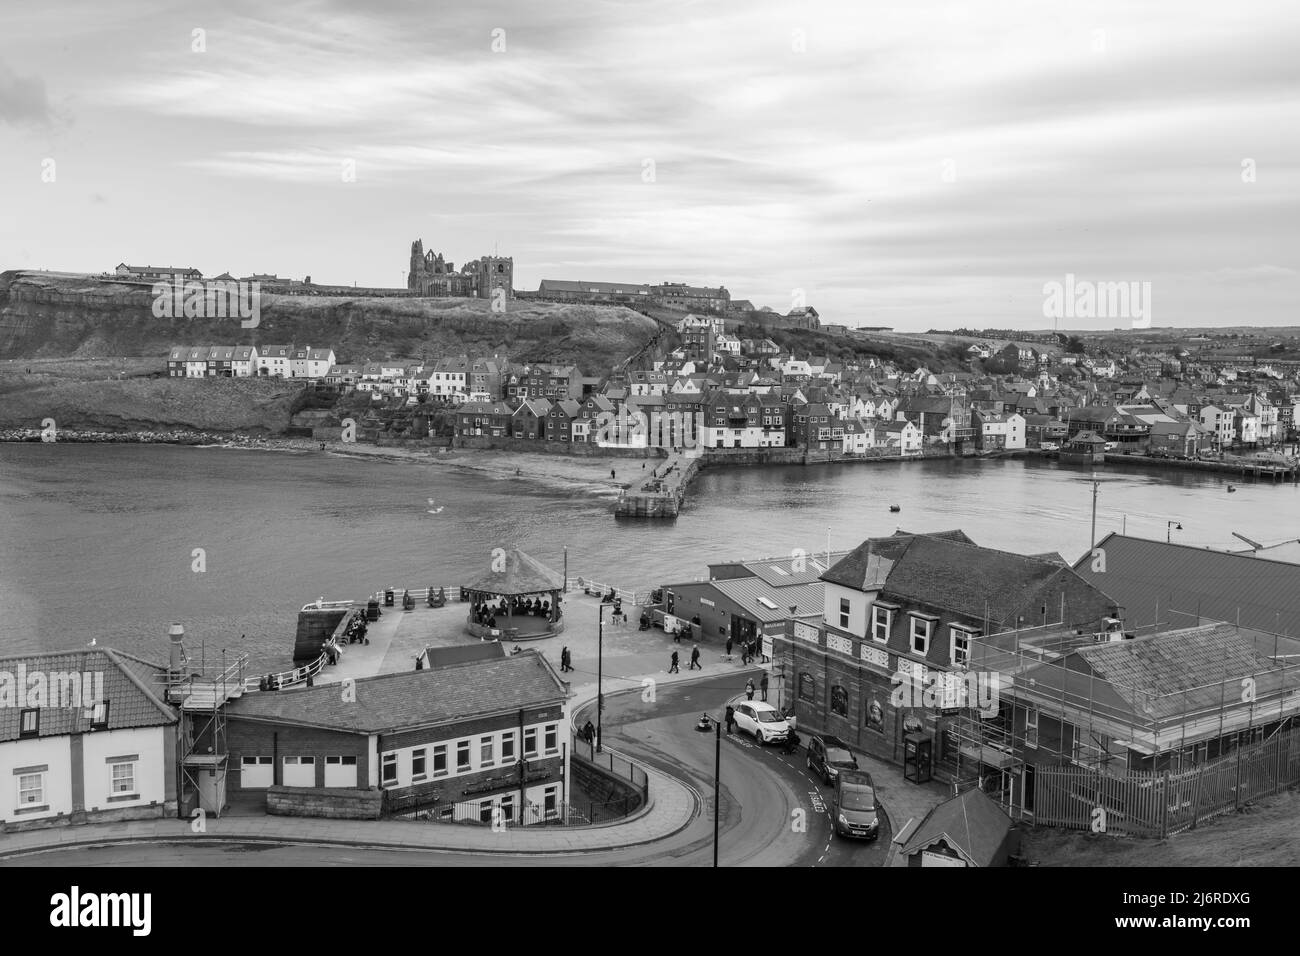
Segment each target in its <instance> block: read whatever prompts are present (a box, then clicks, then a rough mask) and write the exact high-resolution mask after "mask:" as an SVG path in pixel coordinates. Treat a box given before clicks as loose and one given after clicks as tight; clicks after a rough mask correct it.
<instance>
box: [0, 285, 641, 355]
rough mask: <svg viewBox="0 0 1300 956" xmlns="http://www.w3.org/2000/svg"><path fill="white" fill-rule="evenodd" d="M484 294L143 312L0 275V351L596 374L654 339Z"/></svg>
mask: <svg viewBox="0 0 1300 956" xmlns="http://www.w3.org/2000/svg"><path fill="white" fill-rule="evenodd" d="M490 305H491V304H490V302H489V301H488V300H486V299H482V300H480V299H406V298H401V297H395V298H364V297H357V298H349V297H346V296H296V295H295V296H288V295H274V294H270V293H266V292H263V293H262V296H261V315H260V324H259V325H258V327H257V328H249V329H245V328H241V327H240V322H239V320H238V319H186V318H179V319H167V318H156V317H155V316H154V315H153V311H152V306H153V296H152V295H151V294H150V292H149V288H148V286H147V285H138V286H132V285H127V284H123V283H118V282H112V281H106V280H104V279H102V278H100V277H97V276H86V275H72V274H68V273H34V272H4V273H0V358H61V357H70V358H93V357H102V356H141V357H146V356H147V357H157V358H163V357H165V356H166V353H167V352H168V350H169V349H170V348H171V346H172V345H185V344H195V345H202V344H210V345H218V344H231V345H258V344H290V343H292V344H296V345H311V346H315V347H320V346H332V347H333V348H334V350H335V353H336V354H337V355H338V357H339V360H340V361H342V362H360V361H364V360H366V359H383V358H389V357H392V358H412V357H418V356H420V355H421V354H427V355H429V356H433V357H438V356H443V355H457V354H461V353H466V354H469V355H492V354H493V353H501V354H505V355H508V356H509V358H510V359H511V361H513V362H528V361H554V362H563V363H569V364H575V365H577V366H578V367H579V368H580V369H581V370H582V371H583V372H584V373H585V374H588V375H601V374H604V373H607V372H608V371H609V370H610V369H611V368H612V367H613V366H614V365H616V364H617V363H619V362H621V361H622V360H623V359H625V358H627V356H628V355H630V354H632V353H633V352H635V351H637V350H638V349H639V348H641V347H642V346H643V345H644V344H645V343H646V342H647V341H649V340H650V339H651V338H653V337H654V336H655V335H656V334H657V332H658V330H659V327H658V326H657V325H656V323H655V322H653V321H652V320H651V319H649V318H647V317H646V316H644V315H640V314H638V313H636V312H633V311H631V310H629V309H624V308H621V307H617V306H584V305H559V304H548V303H540V302H527V303H525V302H521V301H512V302H510V303H509V304H508V309H507V311H506V312H504V313H494V312H492V311H491V308H490Z"/></svg>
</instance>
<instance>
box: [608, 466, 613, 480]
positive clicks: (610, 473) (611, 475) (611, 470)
mask: <svg viewBox="0 0 1300 956" xmlns="http://www.w3.org/2000/svg"><path fill="white" fill-rule="evenodd" d="M609 477H611V478H613V477H614V469H613V468H611V469H610V470H609Z"/></svg>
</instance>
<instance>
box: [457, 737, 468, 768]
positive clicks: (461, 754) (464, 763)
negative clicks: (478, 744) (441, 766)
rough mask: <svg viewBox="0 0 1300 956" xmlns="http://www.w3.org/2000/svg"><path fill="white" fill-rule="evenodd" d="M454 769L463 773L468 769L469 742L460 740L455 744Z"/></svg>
mask: <svg viewBox="0 0 1300 956" xmlns="http://www.w3.org/2000/svg"><path fill="white" fill-rule="evenodd" d="M456 769H457V770H458V771H464V770H468V769H469V741H468V740H462V741H460V743H458V744H456Z"/></svg>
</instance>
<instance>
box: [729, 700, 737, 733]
mask: <svg viewBox="0 0 1300 956" xmlns="http://www.w3.org/2000/svg"><path fill="white" fill-rule="evenodd" d="M735 723H736V708H734V707H732V706H731V705H730V704H728V705H727V733H728V734H730V733H731V728H732V727H733V726H735Z"/></svg>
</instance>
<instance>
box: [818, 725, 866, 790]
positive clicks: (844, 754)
mask: <svg viewBox="0 0 1300 956" xmlns="http://www.w3.org/2000/svg"><path fill="white" fill-rule="evenodd" d="M857 769H858V761H857V760H856V759H855V758H854V756H853V754H852V753H851V752H850V751H849V747H848V744H846V743H845V742H844V741H842V740H840V738H838V737H832V736H830V735H829V734H822V735H819V736H814V737H809V738H808V770H809V771H810V772H811V773H815V774H817V776H819V777H821V778H822V780H824V781H825V782H826V783H828V784H830V783H834V782H835V778H836V777H837V776H839V774H840V771H842V770H857Z"/></svg>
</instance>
